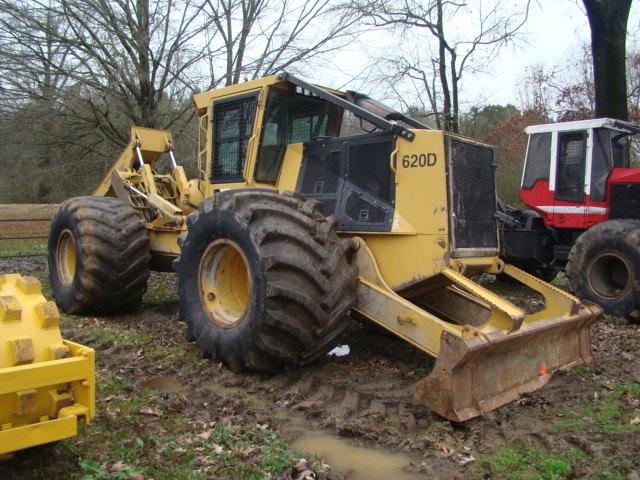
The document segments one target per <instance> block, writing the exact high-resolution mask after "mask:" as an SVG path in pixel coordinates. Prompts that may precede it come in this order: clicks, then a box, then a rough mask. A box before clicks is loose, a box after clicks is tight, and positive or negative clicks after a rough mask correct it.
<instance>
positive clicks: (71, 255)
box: [56, 229, 76, 287]
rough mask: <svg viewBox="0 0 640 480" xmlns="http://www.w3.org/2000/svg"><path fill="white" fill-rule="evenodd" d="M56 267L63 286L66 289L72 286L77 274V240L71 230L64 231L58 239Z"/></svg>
mask: <svg viewBox="0 0 640 480" xmlns="http://www.w3.org/2000/svg"><path fill="white" fill-rule="evenodd" d="M56 266H57V267H58V277H59V278H60V281H61V282H62V284H63V285H64V286H65V287H68V286H69V285H71V283H72V282H73V277H74V276H75V274H76V240H75V239H74V238H73V233H71V230H69V229H65V230H63V231H62V233H60V236H59V237H58V247H57V249H56Z"/></svg>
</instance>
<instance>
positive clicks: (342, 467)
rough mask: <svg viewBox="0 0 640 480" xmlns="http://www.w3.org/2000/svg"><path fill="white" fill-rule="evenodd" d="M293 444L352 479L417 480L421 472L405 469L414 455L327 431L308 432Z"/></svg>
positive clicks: (294, 446)
mask: <svg viewBox="0 0 640 480" xmlns="http://www.w3.org/2000/svg"><path fill="white" fill-rule="evenodd" d="M291 446H292V447H293V448H294V449H296V450H298V451H300V452H308V453H312V454H314V455H318V456H320V457H322V458H324V459H325V461H326V462H327V463H328V464H329V465H331V467H332V468H334V469H336V470H337V471H339V472H342V473H348V474H349V478H350V479H352V480H390V479H393V480H416V479H417V478H419V475H417V474H415V473H408V472H405V471H403V468H404V467H406V466H407V465H409V462H411V458H409V457H408V456H406V455H403V454H401V453H393V452H387V451H386V450H377V449H373V448H367V447H358V446H355V445H353V444H351V442H349V441H348V440H345V439H343V438H340V437H336V436H334V435H331V434H330V433H326V432H322V431H320V432H313V431H308V432H306V433H305V434H303V435H302V436H300V437H299V438H298V439H297V440H295V441H293V442H292V443H291Z"/></svg>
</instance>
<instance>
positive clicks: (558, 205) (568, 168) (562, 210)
mask: <svg viewBox="0 0 640 480" xmlns="http://www.w3.org/2000/svg"><path fill="white" fill-rule="evenodd" d="M587 140H588V131H587V130H577V131H570V132H558V140H557V142H558V144H557V145H558V146H557V157H556V181H555V196H554V208H553V214H554V217H555V218H554V221H553V224H556V225H559V224H560V225H562V226H564V227H567V228H582V225H583V224H584V221H585V218H584V217H585V193H584V189H585V171H586V166H587V152H588V149H587Z"/></svg>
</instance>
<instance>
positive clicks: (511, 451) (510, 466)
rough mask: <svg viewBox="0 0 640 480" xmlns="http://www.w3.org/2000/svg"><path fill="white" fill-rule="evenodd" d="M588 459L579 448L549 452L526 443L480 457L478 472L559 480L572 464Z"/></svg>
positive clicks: (515, 478) (514, 478)
mask: <svg viewBox="0 0 640 480" xmlns="http://www.w3.org/2000/svg"><path fill="white" fill-rule="evenodd" d="M585 460H586V457H585V455H584V454H583V453H581V452H579V451H577V450H568V451H565V452H563V453H560V454H558V453H547V452H541V451H540V450H536V449H534V448H531V447H530V446H528V445H526V444H523V445H520V446H510V447H503V448H501V449H500V450H498V451H497V452H496V453H495V454H494V455H492V456H491V457H486V458H481V459H480V460H479V462H478V464H477V465H476V467H475V469H476V472H477V473H480V472H485V473H488V474H490V475H492V476H493V477H499V478H506V479H512V480H524V479H528V480H557V479H562V478H567V477H568V476H569V474H570V473H571V471H572V469H573V465H574V464H576V463H578V462H582V461H585Z"/></svg>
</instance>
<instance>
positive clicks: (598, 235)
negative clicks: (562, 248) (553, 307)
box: [566, 220, 640, 320]
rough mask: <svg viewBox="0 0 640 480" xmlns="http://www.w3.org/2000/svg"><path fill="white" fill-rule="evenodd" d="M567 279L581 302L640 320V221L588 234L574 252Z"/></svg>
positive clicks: (611, 222)
mask: <svg viewBox="0 0 640 480" xmlns="http://www.w3.org/2000/svg"><path fill="white" fill-rule="evenodd" d="M566 275H567V278H568V280H569V288H570V290H571V291H572V292H573V293H575V295H577V296H578V297H580V298H581V299H585V300H589V301H591V302H594V303H597V304H598V305H600V306H601V307H602V308H603V309H604V311H605V312H606V313H608V314H610V315H618V316H622V317H627V318H630V319H635V320H637V319H638V318H639V317H640V311H639V309H638V300H639V295H638V293H639V292H638V287H637V285H638V284H639V283H638V282H640V220H609V221H607V222H603V223H600V224H598V225H596V226H594V227H592V228H590V229H589V230H587V231H586V232H584V233H583V234H582V235H580V237H578V240H576V243H575V244H574V246H573V248H572V249H571V253H570V254H569V261H568V263H567V269H566Z"/></svg>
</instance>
